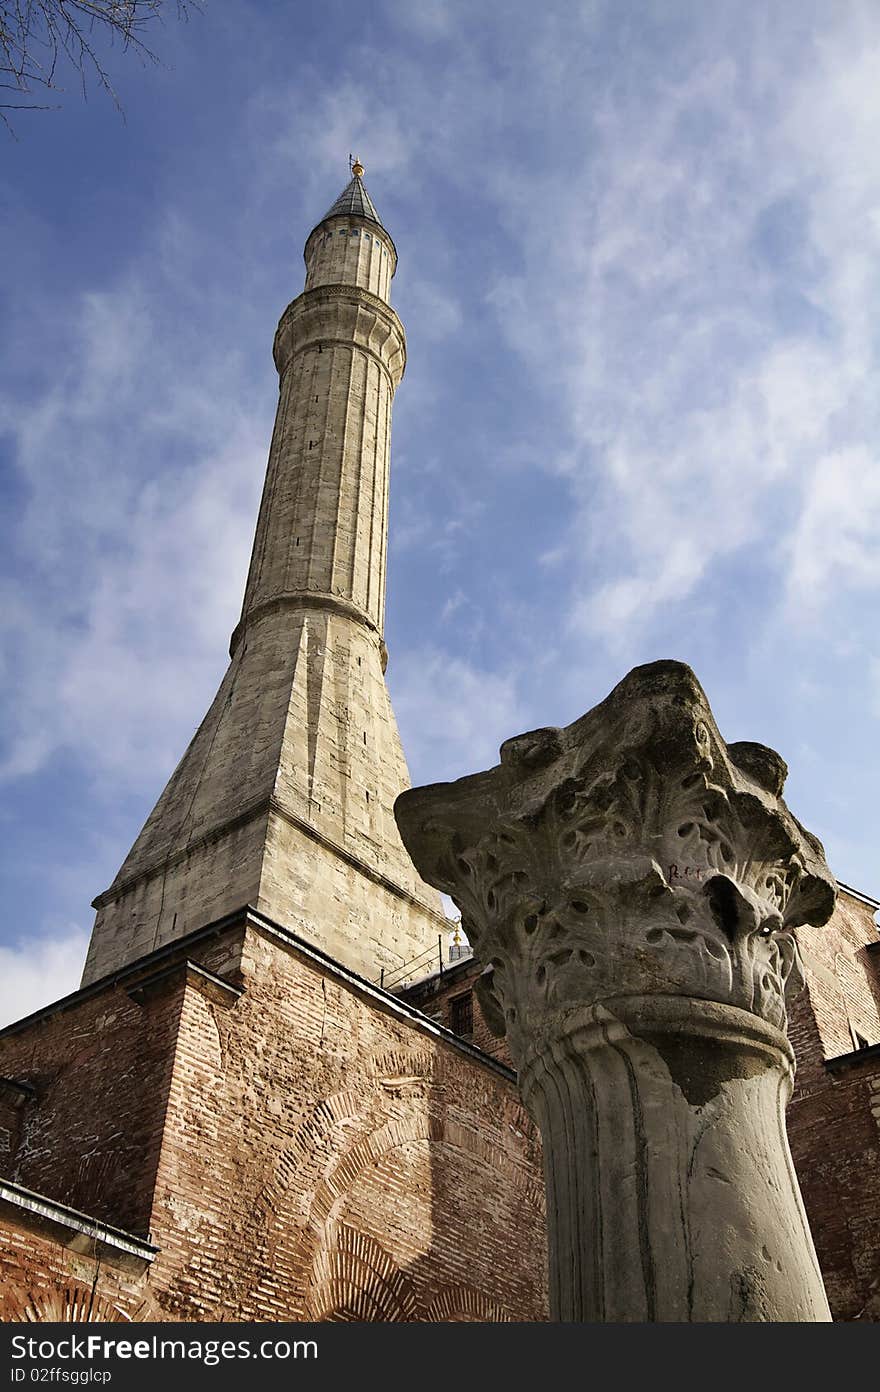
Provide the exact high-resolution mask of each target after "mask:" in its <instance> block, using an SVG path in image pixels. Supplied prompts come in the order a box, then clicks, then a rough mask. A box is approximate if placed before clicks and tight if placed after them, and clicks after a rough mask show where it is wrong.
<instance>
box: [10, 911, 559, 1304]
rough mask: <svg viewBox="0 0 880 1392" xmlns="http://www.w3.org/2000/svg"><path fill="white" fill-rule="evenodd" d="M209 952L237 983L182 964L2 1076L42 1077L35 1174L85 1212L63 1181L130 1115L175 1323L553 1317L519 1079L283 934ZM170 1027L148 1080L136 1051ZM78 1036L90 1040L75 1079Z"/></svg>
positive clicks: (233, 936)
mask: <svg viewBox="0 0 880 1392" xmlns="http://www.w3.org/2000/svg"><path fill="white" fill-rule="evenodd" d="M199 956H200V960H201V962H202V964H203V966H204V967H205V968H207V969H208V970H209V971H210V972H216V973H222V974H224V975H227V976H231V977H232V978H233V979H234V980H235V981H237V982H240V983H241V984H242V985H243V986H244V991H243V993H242V994H240V995H238V996H236V995H235V994H234V993H232V992H225V991H224V990H223V989H222V988H220V989H218V988H217V987H216V984H215V983H213V979H212V978H205V979H199V977H198V975H197V974H193V973H192V972H189V973H187V972H185V971H184V970H183V969H182V968H180V969H178V970H177V971H176V972H175V971H170V972H167V973H166V974H164V975H160V977H159V979H158V980H157V981H154V982H153V983H152V984H151V985H150V986H149V987H148V989H144V990H141V991H140V992H139V996H138V1001H136V1002H135V1001H131V1000H129V997H128V995H127V993H126V983H121V984H120V985H117V986H115V987H113V986H110V987H108V988H107V989H106V990H105V991H102V992H100V993H98V994H97V995H95V996H92V997H91V998H90V999H86V1000H84V1001H83V1002H82V1003H81V1004H79V1005H77V1004H74V1005H72V1006H71V1007H70V1008H69V1009H68V1010H66V1011H65V1012H63V1014H60V1015H58V1016H53V1017H51V1018H50V1019H49V1020H47V1021H44V1022H42V1023H39V1024H35V1025H33V1026H31V1027H30V1028H29V1029H26V1030H22V1031H20V1032H19V1033H18V1034H17V1035H13V1036H11V1037H7V1038H6V1039H0V1072H2V1073H5V1074H7V1075H10V1074H11V1073H13V1072H14V1074H15V1076H16V1077H17V1078H18V1080H19V1081H20V1082H27V1083H34V1080H41V1081H40V1082H39V1089H38V1090H40V1101H38V1102H37V1104H36V1117H35V1119H34V1121H32V1122H31V1123H30V1126H31V1128H32V1132H31V1134H32V1135H34V1136H39V1146H38V1147H37V1148H36V1149H34V1146H33V1142H30V1143H29V1145H28V1146H27V1147H26V1148H25V1151H24V1158H23V1160H22V1159H21V1157H19V1166H20V1173H19V1176H18V1177H19V1179H20V1182H22V1183H27V1184H29V1185H30V1186H31V1187H38V1185H37V1183H36V1180H37V1179H38V1178H39V1180H40V1183H41V1185H42V1188H43V1190H44V1191H48V1192H49V1193H50V1194H52V1196H53V1197H58V1198H61V1197H62V1192H61V1191H62V1190H64V1191H65V1196H66V1197H67V1198H68V1201H71V1202H72V1199H71V1198H70V1187H69V1181H68V1179H67V1174H68V1171H69V1170H70V1171H73V1170H75V1169H77V1168H78V1166H79V1162H80V1160H81V1159H82V1158H83V1154H85V1153H86V1152H89V1151H91V1150H93V1149H95V1145H94V1137H96V1136H98V1137H100V1138H101V1145H104V1144H105V1143H106V1141H107V1140H109V1137H110V1136H111V1135H112V1131H113V1128H114V1127H115V1128H116V1131H117V1133H118V1136H119V1145H120V1149H121V1152H123V1153H124V1155H125V1159H124V1167H125V1169H126V1171H127V1173H128V1174H129V1176H135V1175H138V1174H139V1173H140V1174H141V1175H142V1176H143V1179H142V1180H141V1181H140V1183H141V1185H142V1187H143V1188H146V1187H147V1185H146V1177H147V1176H151V1179H150V1183H149V1188H150V1198H151V1211H150V1214H149V1236H150V1239H151V1241H152V1242H154V1243H155V1244H156V1245H157V1246H158V1247H159V1249H160V1251H159V1254H158V1256H157V1257H156V1259H155V1262H154V1263H153V1265H152V1268H151V1270H150V1273H149V1276H148V1277H147V1278H146V1281H147V1288H148V1291H149V1294H150V1297H151V1299H152V1300H153V1301H154V1303H155V1307H156V1309H158V1310H159V1311H160V1314H159V1317H160V1318H166V1319H193V1320H198V1319H220V1318H225V1319H251V1318H253V1319H262V1320H270V1319H395V1320H464V1319H471V1320H476V1319H484V1320H493V1321H494V1320H503V1319H513V1320H523V1319H528V1320H534V1319H539V1320H540V1319H544V1318H546V1307H545V1258H544V1218H543V1180H542V1176H541V1168H540V1158H539V1152H538V1146H537V1138H536V1135H535V1131H534V1128H533V1127H532V1125H531V1123H530V1121H529V1120H528V1118H527V1117H526V1115H525V1113H524V1111H523V1109H522V1107H521V1105H520V1103H519V1100H518V1098H517V1095H516V1091H515V1087H514V1085H513V1084H512V1083H511V1081H510V1080H509V1079H508V1078H507V1077H505V1076H503V1074H502V1072H500V1071H499V1070H497V1069H495V1068H494V1067H493V1066H492V1065H491V1062H489V1061H487V1062H486V1063H480V1062H479V1061H478V1060H477V1059H475V1058H474V1057H473V1056H469V1055H468V1054H467V1053H465V1052H463V1050H462V1049H461V1048H460V1047H459V1046H457V1045H456V1044H455V1043H454V1042H448V1041H445V1040H443V1039H442V1038H440V1037H438V1035H437V1034H436V1033H435V1032H432V1031H431V1030H430V1028H425V1027H420V1026H419V1025H417V1024H416V1023H414V1022H413V1021H412V1020H411V1019H408V1018H406V1017H405V1016H403V1015H402V1014H401V1013H400V1012H399V1010H398V1009H396V1008H395V1006H394V1004H393V1003H392V1002H388V1003H387V1004H384V1003H383V1001H382V998H381V997H378V996H376V995H371V994H370V993H369V991H368V990H366V989H363V988H358V987H357V986H356V984H355V983H353V982H351V981H349V980H346V979H344V978H343V977H342V975H341V974H340V973H339V972H338V971H334V970H333V969H332V968H330V967H325V966H324V965H322V964H321V963H320V962H319V961H317V960H315V959H314V958H310V957H309V955H308V954H307V953H304V952H301V951H299V950H297V949H295V948H294V947H292V946H290V944H289V943H288V942H287V941H286V940H285V939H284V938H283V936H277V935H273V934H272V933H267V932H262V931H259V930H257V929H255V928H253V927H247V928H245V927H237V928H231V929H229V930H228V931H226V932H224V933H223V934H221V935H220V936H219V937H217V938H215V939H213V940H210V941H208V942H203V943H202V944H201V945H200V950H199ZM129 987H130V983H129ZM172 1022H174V1031H173V1037H171V1036H170V1034H169V1029H170V1026H171V1023H172ZM160 1037H164V1038H165V1040H166V1052H165V1056H164V1059H165V1064H166V1071H165V1073H164V1074H163V1075H162V1078H161V1084H160V1086H159V1087H158V1088H157V1089H156V1090H155V1091H151V1090H150V1089H149V1088H148V1087H145V1086H143V1085H141V1084H139V1083H138V1081H137V1079H136V1078H134V1077H133V1076H132V1073H131V1070H130V1069H128V1067H127V1060H128V1059H129V1058H134V1057H135V1056H136V1055H137V1054H138V1052H139V1049H138V1040H139V1041H140V1043H141V1046H142V1047H144V1048H145V1047H147V1046H148V1045H149V1043H150V1041H153V1040H156V1039H158V1038H160ZM70 1038H76V1039H77V1040H81V1039H83V1038H89V1039H90V1040H91V1041H92V1047H91V1049H90V1051H88V1052H82V1053H81V1055H80V1057H79V1060H78V1067H77V1068H76V1069H74V1070H71V1068H70V1067H69V1064H68V1050H67V1044H66V1041H69V1039H70ZM114 1057H115V1058H116V1059H117V1062H118V1063H119V1064H120V1065H121V1069H120V1071H119V1073H118V1074H114V1070H113V1068H112V1066H107V1065H106V1064H105V1060H106V1059H110V1058H114ZM144 1057H145V1056H144ZM154 1066H155V1065H154ZM150 1071H151V1069H150V1068H149V1067H148V1068H147V1069H146V1072H148V1073H149V1072H150ZM123 1079H124V1082H123ZM68 1087H70V1088H71V1089H73V1090H75V1091H76V1093H77V1096H78V1098H79V1107H80V1109H83V1108H84V1105H85V1104H84V1100H83V1099H88V1111H89V1116H88V1118H87V1119H86V1118H83V1119H82V1120H81V1121H80V1122H79V1123H77V1121H76V1111H77V1107H76V1105H75V1104H74V1103H73V1102H69V1101H65V1100H64V1097H63V1095H64V1094H65V1091H66V1089H67V1088H68ZM41 1109H42V1113H43V1114H42V1117H41V1118H40V1117H39V1114H40V1111H41ZM160 1113H161V1116H162V1128H161V1145H160V1147H159V1150H158V1155H154V1150H155V1147H154V1138H155V1132H154V1130H153V1124H154V1121H155V1118H156V1117H157V1116H158V1115H159V1114H160ZM37 1118H39V1119H37ZM33 1128H36V1129H35V1130H34V1129H33ZM135 1137H136V1138H137V1145H134V1144H133V1138H135ZM71 1141H74V1142H75V1144H74V1145H72V1144H71ZM138 1146H140V1153H139V1152H138ZM100 1149H101V1146H100V1145H99V1146H98V1150H100ZM79 1152H82V1154H80V1153H79ZM50 1155H54V1157H55V1159H54V1161H53V1162H52V1163H50V1160H49V1157H50ZM38 1161H39V1163H38ZM109 1173H110V1171H109V1170H108V1174H109ZM98 1202H100V1206H101V1208H102V1213H103V1216H105V1217H106V1219H107V1221H112V1222H115V1223H117V1224H120V1225H125V1223H126V1217H125V1215H127V1214H128V1215H130V1214H131V1213H132V1212H133V1211H137V1209H138V1205H137V1204H135V1205H134V1206H132V1204H131V1203H129V1202H127V1201H126V1199H125V1196H124V1195H123V1194H122V1193H121V1192H120V1190H119V1188H118V1187H114V1186H113V1185H110V1187H108V1190H107V1192H106V1193H105V1194H104V1195H103V1197H101V1198H100V1200H99V1201H98V1200H96V1201H95V1204H93V1207H95V1206H97V1203H98ZM141 1209H142V1205H141ZM129 1225H130V1224H129ZM141 1230H143V1226H142V1225H141Z"/></svg>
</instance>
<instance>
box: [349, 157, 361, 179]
mask: <svg viewBox="0 0 880 1392" xmlns="http://www.w3.org/2000/svg"><path fill="white" fill-rule="evenodd" d="M349 160H350V164H349V168H350V169H351V172H352V174H353V175H354V177H355V178H356V179H359V178H360V177H361V175H362V174H363V172H364V166H363V165H362V164H361V162H360V160H359V159H358V157H357V155H355V156H354V159H352V157H351V155H349Z"/></svg>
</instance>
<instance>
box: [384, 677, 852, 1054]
mask: <svg viewBox="0 0 880 1392" xmlns="http://www.w3.org/2000/svg"><path fill="white" fill-rule="evenodd" d="M785 774H786V767H785V764H784V763H783V761H782V760H781V759H780V758H779V756H778V755H777V754H775V753H774V752H773V751H772V750H770V749H766V748H765V747H764V746H763V745H758V744H731V745H727V744H725V742H724V740H723V739H722V737H721V735H720V734H719V731H718V728H717V726H716V724H715V721H714V719H713V717H712V712H711V710H710V708H709V703H708V701H707V699H706V696H705V694H704V692H703V690H702V688H701V687H700V684H699V682H698V681H697V679H696V677H695V676H694V674H693V672H691V670H690V669H689V668H688V667H686V666H684V665H683V664H681V663H677V662H656V663H652V664H651V665H650V666H645V667H637V668H636V669H635V670H634V671H632V672H630V674H629V675H628V676H627V677H625V678H624V680H623V681H622V682H621V683H620V684H619V685H618V686H617V687H616V688H615V689H614V691H613V692H612V693H611V695H610V696H609V697H608V698H607V699H606V700H605V701H603V702H602V703H601V705H599V706H596V707H595V709H593V710H591V711H590V712H588V714H586V715H585V716H583V717H582V718H581V719H580V720H577V721H575V722H574V724H572V725H569V726H567V727H566V728H565V729H561V730H556V729H548V730H537V731H534V732H532V733H530V734H527V735H520V736H519V737H518V738H516V739H511V740H508V741H507V742H506V743H505V744H504V745H502V747H501V763H500V765H499V766H498V767H496V768H494V769H492V770H490V771H489V772H488V773H482V774H476V775H474V776H472V777H469V778H463V779H460V780H459V781H458V782H457V783H452V784H438V785H435V786H433V787H430V788H421V789H414V790H412V791H409V792H406V793H404V794H402V796H401V797H400V798H399V799H398V802H397V806H396V809H395V810H396V815H397V818H398V822H399V825H400V829H401V834H402V836H403V839H404V842H405V844H406V846H407V849H408V850H409V852H410V854H411V855H412V857H413V859H414V861H415V863H416V865H417V867H418V869H419V872H420V874H421V875H422V877H423V878H424V879H426V880H427V881H428V882H429V883H431V884H433V885H436V886H437V887H438V888H440V889H442V890H445V891H446V893H448V894H449V895H451V897H452V898H453V900H454V901H455V903H456V904H457V905H458V907H459V908H460V910H461V913H462V923H463V927H464V929H465V931H466V933H467V935H468V938H469V939H470V941H471V943H472V944H473V945H474V949H475V951H476V952H477V953H478V955H479V956H480V957H481V958H482V959H483V961H484V962H485V963H486V964H487V967H486V971H485V973H484V975H483V977H482V980H481V983H480V988H479V990H480V996H481V1001H482V1004H483V1008H484V1011H485V1013H486V1016H487V1018H488V1020H489V1022H490V1024H491V1026H492V1027H493V1028H494V1029H495V1030H497V1031H498V1033H506V1034H507V1035H508V1037H509V1039H510V1044H511V1048H512V1049H513V1052H514V1056H516V1055H517V1054H518V1053H520V1052H521V1051H522V1049H523V1048H524V1047H525V1040H526V1039H528V1041H529V1044H530V1046H532V1045H533V1044H534V1040H535V1036H536V1033H537V1034H540V1033H542V1032H543V1031H544V1029H545V1028H546V1027H547V1025H548V1024H549V1020H548V1016H551V1015H553V1014H555V1013H557V1012H559V1011H562V1012H564V1011H565V1010H566V1009H567V1008H568V1007H569V1006H572V1005H579V1006H580V1005H584V1004H598V1003H601V1002H603V1001H606V1000H608V999H611V998H619V997H621V996H628V995H632V996H647V995H653V994H658V995H686V996H690V997H695V998H700V999H708V1000H713V1001H719V1002H722V1003H725V1004H729V1005H733V1006H736V1007H737V1008H739V1009H742V1010H747V1011H751V1012H752V1013H754V1014H756V1015H759V1016H761V1017H762V1018H763V1019H764V1020H766V1021H767V1022H768V1023H770V1024H771V1025H774V1026H776V1027H777V1028H780V1029H781V1028H784V1026H785V1022H786V1012H785V991H786V988H787V987H788V986H790V985H791V983H792V982H799V981H800V973H799V964H798V954H797V948H796V945H795V942H794V938H793V936H792V934H791V932H790V930H791V928H793V927H795V926H797V925H798V924H802V923H813V924H819V923H824V922H825V921H826V920H827V919H828V918H829V916H830V914H831V911H832V909H833V906H834V896H835V884H834V880H833V879H832V877H831V874H830V872H829V870H828V868H827V866H826V864H825V859H824V854H823V850H822V846H821V844H820V843H819V842H818V841H817V840H816V838H815V837H813V836H811V835H810V834H809V833H808V832H806V831H805V830H804V829H803V827H802V826H801V825H800V823H799V822H797V821H796V820H795V818H794V817H793V816H792V815H791V813H790V812H789V811H788V808H787V807H786V805H785V803H784V801H783V800H782V796H781V793H782V786H783V782H784V779H785Z"/></svg>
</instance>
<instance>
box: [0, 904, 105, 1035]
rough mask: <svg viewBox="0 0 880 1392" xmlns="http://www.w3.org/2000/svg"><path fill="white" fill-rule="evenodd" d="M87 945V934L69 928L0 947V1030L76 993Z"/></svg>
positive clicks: (78, 929)
mask: <svg viewBox="0 0 880 1392" xmlns="http://www.w3.org/2000/svg"><path fill="white" fill-rule="evenodd" d="M88 942H89V935H88V933H85V932H83V930H82V929H80V928H74V927H70V928H67V929H64V930H62V931H60V932H58V933H56V934H54V935H53V936H51V937H50V936H42V937H36V938H34V937H31V938H26V939H22V940H21V941H19V942H17V943H15V944H14V945H13V946H0V1028H2V1027H3V1026H4V1025H7V1024H11V1023H12V1022H13V1021H14V1020H20V1019H22V1018H23V1017H24V1016H25V1015H29V1014H30V1013H31V1012H32V1011H34V1010H39V1009H40V1008H41V1007H42V1006H44V1005H50V1004H51V1003H52V1002H53V1001H56V1000H60V998H61V997H62V996H66V995H69V993H70V992H71V991H75V990H76V989H77V988H78V986H79V980H80V976H81V975H82V969H83V963H84V962H85V957H86V948H87V947H88Z"/></svg>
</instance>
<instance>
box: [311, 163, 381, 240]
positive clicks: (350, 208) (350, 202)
mask: <svg viewBox="0 0 880 1392" xmlns="http://www.w3.org/2000/svg"><path fill="white" fill-rule="evenodd" d="M348 214H354V215H355V217H362V218H369V220H370V222H377V223H378V224H379V226H380V227H381V226H382V219H381V218H380V216H379V214H378V213H377V212H376V209H375V208H374V207H373V200H372V198H371V197H370V195H369V194H368V193H367V190H366V189H365V188H364V185H363V180H362V179H361V177H360V175H359V174H355V176H354V178H353V179H352V181H351V183H350V184H348V185H346V187H345V188H344V189H343V190H342V192H341V193H340V195H339V197H338V198H337V200H336V202H335V203H334V204H333V207H332V208H330V209H329V210H328V211H327V212H326V213H325V214H324V216H323V217H322V218H321V222H326V221H327V219H328V218H331V217H340V216H346V215H348ZM318 226H320V223H319V224H318Z"/></svg>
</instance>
